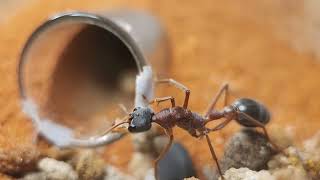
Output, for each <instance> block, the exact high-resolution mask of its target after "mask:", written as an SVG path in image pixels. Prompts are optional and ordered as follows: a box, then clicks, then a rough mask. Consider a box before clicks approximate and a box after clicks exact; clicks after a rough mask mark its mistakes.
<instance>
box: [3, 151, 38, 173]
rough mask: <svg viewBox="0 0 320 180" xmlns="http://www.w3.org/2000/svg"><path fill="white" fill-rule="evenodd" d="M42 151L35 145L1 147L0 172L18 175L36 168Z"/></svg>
mask: <svg viewBox="0 0 320 180" xmlns="http://www.w3.org/2000/svg"><path fill="white" fill-rule="evenodd" d="M39 155H40V152H39V151H38V150H37V148H36V147H35V146H19V145H18V146H16V147H15V148H14V149H10V150H5V149H1V148H0V173H5V174H10V175H16V174H23V173H25V172H28V171H32V170H34V169H35V168H36V163H37V161H38V159H39Z"/></svg>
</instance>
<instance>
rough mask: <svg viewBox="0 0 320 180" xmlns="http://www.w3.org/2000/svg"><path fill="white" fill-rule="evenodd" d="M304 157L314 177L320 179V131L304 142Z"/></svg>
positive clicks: (308, 169) (309, 171) (305, 163)
mask: <svg viewBox="0 0 320 180" xmlns="http://www.w3.org/2000/svg"><path fill="white" fill-rule="evenodd" d="M302 159H303V161H304V165H305V168H306V170H307V171H308V173H309V174H310V176H311V177H312V179H320V132H318V133H317V134H316V135H315V136H313V137H312V138H311V139H309V140H307V141H305V142H304V149H303V152H302Z"/></svg>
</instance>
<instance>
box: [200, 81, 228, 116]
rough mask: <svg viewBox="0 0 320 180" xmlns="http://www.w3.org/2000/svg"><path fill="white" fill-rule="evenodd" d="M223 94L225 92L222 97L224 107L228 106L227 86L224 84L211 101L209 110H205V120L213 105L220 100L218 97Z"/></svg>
mask: <svg viewBox="0 0 320 180" xmlns="http://www.w3.org/2000/svg"><path fill="white" fill-rule="evenodd" d="M223 92H225V95H224V106H226V105H227V104H228V100H229V84H228V83H226V84H224V85H222V87H221V88H220V90H219V91H218V93H217V94H216V96H215V97H214V98H213V100H212V101H211V103H210V105H209V108H208V110H207V113H206V114H205V116H204V117H206V118H207V117H208V116H209V114H210V112H211V111H212V110H213V109H214V107H215V105H216V104H217V102H218V100H219V99H220V97H221V95H222V93H223Z"/></svg>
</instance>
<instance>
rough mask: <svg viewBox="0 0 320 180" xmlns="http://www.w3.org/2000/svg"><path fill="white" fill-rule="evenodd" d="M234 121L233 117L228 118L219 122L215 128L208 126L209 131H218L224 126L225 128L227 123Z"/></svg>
mask: <svg viewBox="0 0 320 180" xmlns="http://www.w3.org/2000/svg"><path fill="white" fill-rule="evenodd" d="M231 121H232V119H226V120H225V121H223V122H222V123H220V124H218V125H217V126H216V127H214V128H206V129H207V130H208V131H209V132H210V131H218V130H220V129H222V128H224V127H225V126H226V125H227V124H229V123H230V122H231Z"/></svg>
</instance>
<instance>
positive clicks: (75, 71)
mask: <svg viewBox="0 0 320 180" xmlns="http://www.w3.org/2000/svg"><path fill="white" fill-rule="evenodd" d="M169 58H170V52H169V47H168V41H167V37H166V34H165V33H164V31H163V29H162V27H161V26H160V24H159V22H158V21H157V20H156V19H155V18H154V17H153V16H151V15H149V14H146V13H142V12H132V11H117V12H110V13H106V14H92V13H83V12H70V13H64V14H58V15H57V16H54V17H52V18H50V19H49V20H48V21H46V22H45V23H43V24H42V25H41V26H40V27H38V28H37V29H36V30H35V31H34V32H33V34H32V35H31V36H30V38H29V39H28V40H27V43H26V45H25V46H24V48H23V51H22V54H21V57H20V64H19V67H18V78H19V79H18V82H19V89H20V93H21V97H22V100H23V109H24V111H25V112H27V114H28V115H29V116H30V117H31V118H32V119H33V121H34V122H35V124H36V125H37V126H38V129H39V131H40V133H41V134H42V135H43V136H45V137H46V138H47V139H49V140H50V141H52V142H53V143H54V144H56V145H59V146H68V145H71V144H74V143H75V142H79V139H78V138H80V139H81V138H82V137H91V136H92V135H96V134H97V133H99V132H102V131H103V130H105V129H106V128H107V127H108V126H110V124H111V123H112V122H113V121H114V120H115V117H119V116H121V115H122V116H123V115H124V113H121V111H120V112H119V111H117V110H118V109H120V108H119V106H118V104H123V105H125V106H126V107H128V108H131V107H132V106H134V104H133V102H134V96H135V90H136V89H135V77H136V74H138V73H141V72H142V71H143V69H144V66H147V65H151V66H152V70H153V71H155V72H156V73H157V74H159V75H160V76H161V75H163V74H166V71H165V66H166V63H168V62H169ZM147 74H148V73H147ZM151 94H152V93H151ZM56 133H58V134H56ZM59 133H60V134H59ZM57 137H59V138H57ZM114 137H115V138H119V137H120V136H119V135H116V136H114ZM103 139H108V138H106V137H103ZM109 139H110V138H109ZM111 139H112V138H111ZM71 141H73V142H71ZM101 141H102V140H101V139H100V141H97V143H98V145H100V144H102V143H101ZM110 142H111V140H110ZM80 144H81V145H83V144H86V142H82V141H81V143H80ZM88 144H90V146H95V145H97V144H94V143H92V142H89V143H88Z"/></svg>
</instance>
